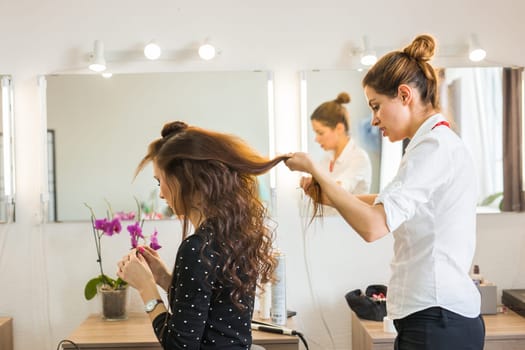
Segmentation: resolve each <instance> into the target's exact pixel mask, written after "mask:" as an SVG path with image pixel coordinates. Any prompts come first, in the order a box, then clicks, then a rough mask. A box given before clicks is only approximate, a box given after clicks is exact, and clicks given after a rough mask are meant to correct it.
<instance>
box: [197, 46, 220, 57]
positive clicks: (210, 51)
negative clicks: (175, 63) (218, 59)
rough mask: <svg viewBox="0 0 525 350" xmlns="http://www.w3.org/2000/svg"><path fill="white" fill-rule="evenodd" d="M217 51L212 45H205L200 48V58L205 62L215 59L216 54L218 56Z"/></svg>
mask: <svg viewBox="0 0 525 350" xmlns="http://www.w3.org/2000/svg"><path fill="white" fill-rule="evenodd" d="M216 53H217V52H216V50H215V47H214V46H213V45H210V44H204V45H201V47H199V56H200V57H201V58H202V59H203V60H206V61H208V60H211V59H212V58H214V57H215V54H216Z"/></svg>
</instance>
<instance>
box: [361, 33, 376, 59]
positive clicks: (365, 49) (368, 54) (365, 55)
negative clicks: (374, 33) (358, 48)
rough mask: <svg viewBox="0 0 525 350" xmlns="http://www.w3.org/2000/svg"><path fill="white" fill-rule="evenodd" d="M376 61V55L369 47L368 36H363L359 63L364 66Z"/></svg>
mask: <svg viewBox="0 0 525 350" xmlns="http://www.w3.org/2000/svg"><path fill="white" fill-rule="evenodd" d="M376 62H377V56H376V53H375V52H374V50H372V49H371V48H370V44H369V42H368V38H367V37H366V36H364V37H363V53H362V54H361V64H362V65H364V66H371V65H373V64H374V63H376Z"/></svg>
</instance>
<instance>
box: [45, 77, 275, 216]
mask: <svg viewBox="0 0 525 350" xmlns="http://www.w3.org/2000/svg"><path fill="white" fill-rule="evenodd" d="M270 79H271V74H269V73H268V72H260V71H256V72H253V71H244V72H177V73H147V74H116V75H113V77H111V78H110V79H104V78H102V77H101V76H98V75H51V76H47V77H46V80H47V88H46V95H47V98H46V101H47V129H48V159H49V162H48V163H49V171H48V178H49V206H48V207H49V209H48V213H49V220H50V221H77V220H88V218H89V212H88V209H87V208H86V207H85V206H84V203H88V204H89V205H90V206H91V207H93V208H94V210H95V213H96V214H97V215H98V216H102V215H105V213H106V212H107V203H106V201H107V202H108V203H109V204H110V205H111V208H112V210H113V211H114V212H116V211H124V212H129V211H136V209H137V207H136V203H135V200H134V197H136V198H137V199H138V200H139V202H140V203H141V204H143V205H144V207H145V208H146V210H150V213H154V214H155V215H156V217H160V216H161V215H163V214H165V213H166V207H165V204H164V203H163V202H164V201H163V200H160V199H159V198H158V189H157V185H156V183H155V181H153V178H152V176H153V175H152V170H151V167H149V168H147V169H146V170H145V171H143V172H142V173H140V174H139V176H138V177H137V178H136V179H135V180H133V173H134V171H135V168H136V166H137V164H138V162H139V161H140V160H141V159H142V157H143V156H144V154H145V152H146V148H147V145H148V144H149V143H150V142H151V141H152V140H153V139H155V138H158V137H160V130H161V127H162V126H163V125H164V123H166V122H168V121H173V120H183V121H186V122H187V123H189V124H192V125H196V126H200V127H204V128H210V129H213V130H217V131H222V132H226V133H231V134H235V135H237V136H239V137H241V138H243V139H244V140H246V141H247V142H248V143H249V144H250V145H251V146H252V147H254V148H255V149H256V150H258V151H259V152H260V153H261V154H263V155H269V153H270V144H269V138H270V135H269V132H270V131H269V119H268V118H269V109H270V108H271V107H269V105H268V101H269V98H268V96H269V90H268V87H269V85H270V84H269V81H271V80H270ZM260 183H261V189H263V190H264V189H266V190H268V189H269V185H270V184H269V176H268V175H265V176H263V177H261V178H260ZM159 214H160V215H159Z"/></svg>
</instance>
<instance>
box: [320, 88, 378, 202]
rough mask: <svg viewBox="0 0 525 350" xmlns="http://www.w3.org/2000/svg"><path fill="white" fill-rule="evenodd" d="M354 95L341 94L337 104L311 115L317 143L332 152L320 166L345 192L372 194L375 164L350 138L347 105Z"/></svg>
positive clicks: (326, 104) (334, 101)
mask: <svg viewBox="0 0 525 350" xmlns="http://www.w3.org/2000/svg"><path fill="white" fill-rule="evenodd" d="M349 102H350V95H349V94H348V93H346V92H341V93H340V94H339V95H338V96H337V98H336V99H335V100H333V101H327V102H324V103H322V104H321V105H319V107H317V108H316V109H315V111H314V112H313V113H312V115H311V116H310V121H311V123H312V128H313V130H314V132H315V142H317V143H318V144H319V145H320V146H321V147H322V148H323V149H324V150H325V151H328V152H329V153H327V154H326V156H325V157H324V158H323V159H322V161H321V164H320V166H321V167H322V168H324V169H326V170H327V171H328V173H329V175H330V177H331V178H332V179H333V180H334V181H336V182H337V183H338V184H339V185H340V186H341V187H342V188H344V189H345V191H348V192H350V193H353V194H366V193H369V192H370V183H371V181H372V164H371V163H370V157H369V156H368V153H366V151H365V150H363V149H362V148H361V147H359V146H358V145H357V144H356V143H355V142H354V140H353V139H352V137H351V136H350V114H349V113H348V110H347V109H346V108H345V106H344V104H347V103H349Z"/></svg>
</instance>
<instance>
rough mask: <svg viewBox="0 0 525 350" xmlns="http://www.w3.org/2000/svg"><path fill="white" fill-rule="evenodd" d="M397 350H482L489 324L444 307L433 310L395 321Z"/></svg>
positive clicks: (433, 308) (479, 317)
mask: <svg viewBox="0 0 525 350" xmlns="http://www.w3.org/2000/svg"><path fill="white" fill-rule="evenodd" d="M394 325H395V327H396V330H397V338H396V341H395V346H394V349H395V350H482V349H483V345H484V343H485V323H484V322H483V318H482V317H481V315H480V316H478V317H475V318H468V317H464V316H461V315H458V314H456V313H454V312H451V311H448V310H445V309H443V308H441V307H431V308H428V309H425V310H422V311H418V312H415V313H413V314H411V315H408V316H407V317H405V318H402V319H398V320H394Z"/></svg>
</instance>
